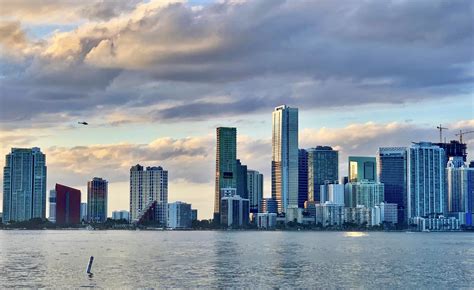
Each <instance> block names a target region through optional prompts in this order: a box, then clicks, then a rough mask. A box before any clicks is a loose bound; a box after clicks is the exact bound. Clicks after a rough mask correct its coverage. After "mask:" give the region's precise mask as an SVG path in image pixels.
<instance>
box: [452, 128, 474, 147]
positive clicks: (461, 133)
mask: <svg viewBox="0 0 474 290" xmlns="http://www.w3.org/2000/svg"><path fill="white" fill-rule="evenodd" d="M470 133H474V130H473V131H463V130H459V133H457V134H454V135H456V136H459V143H461V144H462V136H463V135H466V134H470Z"/></svg>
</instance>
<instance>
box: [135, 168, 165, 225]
mask: <svg viewBox="0 0 474 290" xmlns="http://www.w3.org/2000/svg"><path fill="white" fill-rule="evenodd" d="M152 205H153V206H154V207H155V208H154V209H153V210H152V211H150V212H153V214H154V215H153V219H154V220H155V221H156V222H158V223H161V224H163V225H166V224H167V215H168V171H167V170H164V169H163V168H162V167H161V166H158V167H147V168H146V170H144V168H143V166H141V165H140V164H137V165H135V166H132V168H130V220H131V221H133V222H137V221H138V220H139V219H140V215H141V214H142V213H143V212H144V211H147V210H148V209H149V208H150V207H151V206H152Z"/></svg>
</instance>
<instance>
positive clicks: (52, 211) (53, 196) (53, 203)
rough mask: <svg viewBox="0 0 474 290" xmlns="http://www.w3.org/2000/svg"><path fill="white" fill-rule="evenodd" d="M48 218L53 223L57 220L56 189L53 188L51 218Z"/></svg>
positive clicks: (50, 204) (51, 191)
mask: <svg viewBox="0 0 474 290" xmlns="http://www.w3.org/2000/svg"><path fill="white" fill-rule="evenodd" d="M48 220H49V221H50V222H52V223H55V222H56V190H55V189H51V190H50V191H49V218H48Z"/></svg>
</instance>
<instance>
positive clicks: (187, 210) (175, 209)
mask: <svg viewBox="0 0 474 290" xmlns="http://www.w3.org/2000/svg"><path fill="white" fill-rule="evenodd" d="M191 223H192V211H191V204H189V203H185V202H181V201H176V202H172V203H168V228H171V229H189V228H191Z"/></svg>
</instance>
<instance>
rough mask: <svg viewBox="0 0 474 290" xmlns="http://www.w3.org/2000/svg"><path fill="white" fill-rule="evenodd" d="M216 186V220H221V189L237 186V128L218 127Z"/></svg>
mask: <svg viewBox="0 0 474 290" xmlns="http://www.w3.org/2000/svg"><path fill="white" fill-rule="evenodd" d="M216 134H217V146H216V187H215V191H214V193H215V197H214V220H216V221H219V213H220V203H221V197H222V196H221V189H222V188H228V187H231V188H236V187H237V129H236V128H228V127H219V128H217V129H216Z"/></svg>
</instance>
